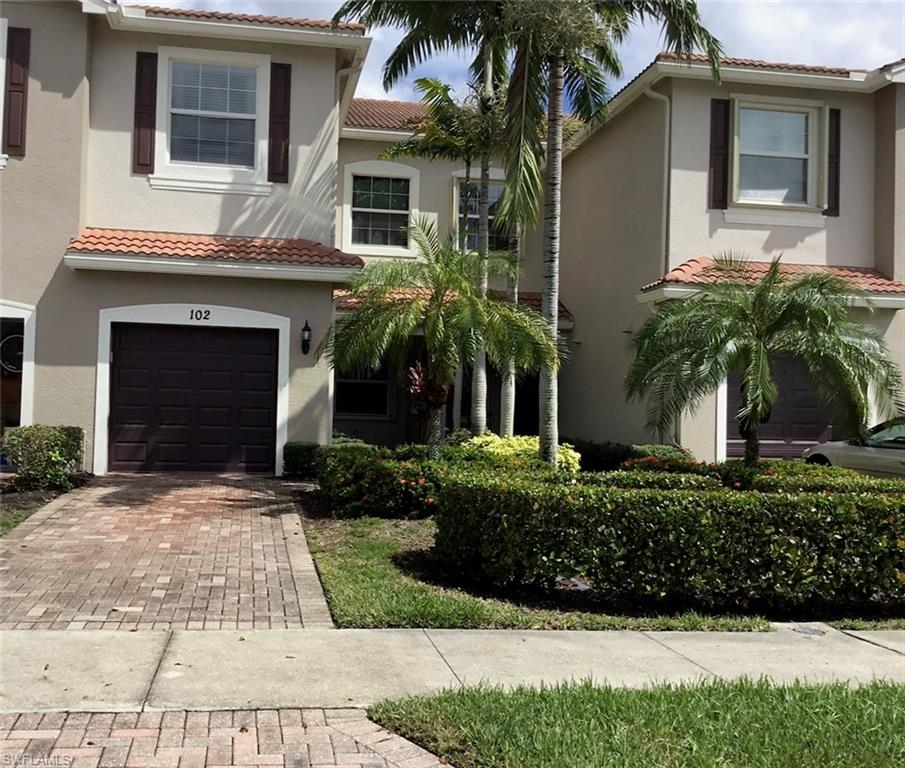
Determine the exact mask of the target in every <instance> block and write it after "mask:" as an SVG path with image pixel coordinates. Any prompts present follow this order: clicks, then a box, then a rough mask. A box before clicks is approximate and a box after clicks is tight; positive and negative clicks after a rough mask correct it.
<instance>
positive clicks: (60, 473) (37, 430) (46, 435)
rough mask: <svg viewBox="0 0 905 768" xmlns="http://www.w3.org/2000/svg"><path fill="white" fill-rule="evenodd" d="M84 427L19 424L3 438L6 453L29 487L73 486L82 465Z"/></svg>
mask: <svg viewBox="0 0 905 768" xmlns="http://www.w3.org/2000/svg"><path fill="white" fill-rule="evenodd" d="M83 442H84V434H83V432H82V428H81V427H51V426H47V425H44V424H34V425H32V426H29V427H16V428H15V429H11V430H9V431H8V432H7V433H6V435H5V436H4V437H3V453H4V455H5V456H6V458H7V459H8V461H9V462H10V463H11V464H12V465H13V466H14V467H15V468H16V472H17V482H18V483H19V484H20V485H21V486H22V487H25V488H59V489H62V490H68V489H69V488H72V485H73V483H72V479H73V477H74V476H75V475H76V474H78V472H79V471H80V470H81V467H82V444H83Z"/></svg>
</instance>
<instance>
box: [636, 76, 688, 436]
mask: <svg viewBox="0 0 905 768" xmlns="http://www.w3.org/2000/svg"><path fill="white" fill-rule="evenodd" d="M644 95H645V96H647V97H649V98H651V99H653V100H654V101H659V102H661V103H662V104H663V106H664V107H665V108H666V111H665V113H664V120H663V182H662V184H663V205H662V209H661V216H660V259H661V261H662V267H661V270H660V274H662V275H665V274H666V273H667V272H669V204H670V192H671V190H670V181H671V177H672V173H671V170H672V101H671V100H670V98H669V96H667V95H666V94H665V93H660V92H659V91H655V90H653V88H648V89H646V90H645V91H644ZM680 438H681V431H680V427H679V420H678V419H677V420H676V423H675V424H674V425H673V433H672V439H673V442H674V443H676V445H681V444H682V443H681V440H680ZM660 439H661V440H662V439H663V436H662V435H661V436H660Z"/></svg>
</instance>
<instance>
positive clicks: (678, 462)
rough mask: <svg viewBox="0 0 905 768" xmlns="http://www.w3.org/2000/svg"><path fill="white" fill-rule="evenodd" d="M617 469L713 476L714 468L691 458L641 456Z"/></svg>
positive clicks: (625, 462) (623, 463)
mask: <svg viewBox="0 0 905 768" xmlns="http://www.w3.org/2000/svg"><path fill="white" fill-rule="evenodd" d="M619 469H624V470H632V471H639V472H680V473H686V474H692V475H713V474H714V472H715V470H714V467H713V466H711V465H709V464H703V463H701V462H699V461H695V460H694V459H692V458H691V457H688V458H676V457H671V456H666V457H664V456H642V457H640V458H636V459H629V460H628V461H624V462H622V464H621V466H620V467H619Z"/></svg>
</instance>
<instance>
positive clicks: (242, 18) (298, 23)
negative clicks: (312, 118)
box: [127, 5, 365, 32]
mask: <svg viewBox="0 0 905 768" xmlns="http://www.w3.org/2000/svg"><path fill="white" fill-rule="evenodd" d="M127 7H129V8H140V9H141V10H143V11H144V12H145V16H172V17H178V18H183V19H198V20H201V21H233V22H237V23H239V24H262V25H267V26H275V27H299V28H303V29H322V30H332V29H333V22H332V21H327V20H325V19H305V18H294V17H290V16H264V15H261V14H253V13H229V12H227V11H206V10H201V9H198V8H163V7H160V6H154V5H128V6H127ZM336 29H338V30H341V31H344V32H364V31H365V26H364V24H356V23H354V22H340V23H339V24H337V25H336Z"/></svg>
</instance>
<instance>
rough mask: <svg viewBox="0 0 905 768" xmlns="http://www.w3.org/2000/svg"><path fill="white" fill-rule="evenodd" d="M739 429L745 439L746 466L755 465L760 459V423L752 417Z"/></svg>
mask: <svg viewBox="0 0 905 768" xmlns="http://www.w3.org/2000/svg"><path fill="white" fill-rule="evenodd" d="M738 431H739V433H740V434H741V436H742V437H743V438H744V440H745V466H748V467H754V466H756V465H757V462H758V460H759V459H760V423H759V422H758V421H756V420H754V419H752V420H751V421H750V422H749V423H748V424H745V425H740V426H739V429H738Z"/></svg>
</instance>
